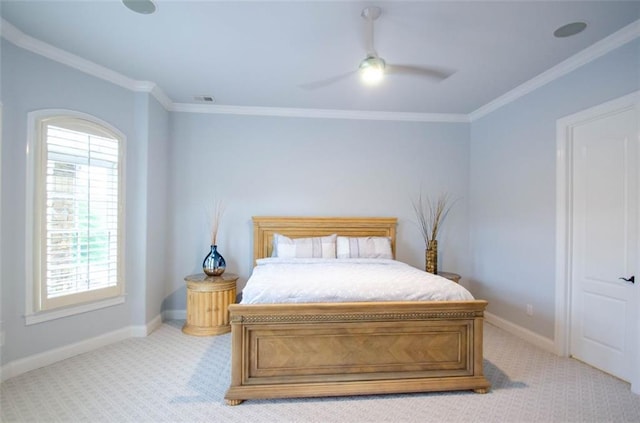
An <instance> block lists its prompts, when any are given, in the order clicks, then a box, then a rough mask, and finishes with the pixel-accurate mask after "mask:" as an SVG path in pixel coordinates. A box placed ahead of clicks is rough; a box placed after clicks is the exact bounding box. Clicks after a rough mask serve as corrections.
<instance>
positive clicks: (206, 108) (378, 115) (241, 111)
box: [171, 103, 469, 123]
mask: <svg viewBox="0 0 640 423" xmlns="http://www.w3.org/2000/svg"><path fill="white" fill-rule="evenodd" d="M171 111H173V112H185V113H213V114H229V115H253V116H280V117H298V118H317V119H352V120H390V121H403V122H448V123H459V122H465V123H466V122H469V118H468V117H467V115H462V114H445V113H402V112H378V111H363V110H330V109H296V108H283V107H247V106H222V105H208V104H186V103H173V107H172V108H171Z"/></svg>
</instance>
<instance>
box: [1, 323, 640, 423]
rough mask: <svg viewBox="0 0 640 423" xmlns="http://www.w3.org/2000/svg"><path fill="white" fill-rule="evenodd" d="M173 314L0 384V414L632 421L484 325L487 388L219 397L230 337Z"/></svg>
mask: <svg viewBox="0 0 640 423" xmlns="http://www.w3.org/2000/svg"><path fill="white" fill-rule="evenodd" d="M181 325H182V322H181V321H171V322H167V323H164V324H163V325H162V326H161V327H160V328H159V329H158V330H156V331H155V332H153V333H152V334H151V335H149V336H148V337H146V338H132V339H128V340H126V341H122V342H119V343H116V344H113V345H110V346H108V347H105V348H101V349H99V350H96V351H93V352H90V353H87V354H82V355H79V356H77V357H73V358H70V359H68V360H64V361H62V362H59V363H56V364H53V365H51V366H47V367H44V368H42V369H38V370H34V371H32V372H29V373H25V374H23V375H20V376H17V377H15V378H12V379H9V380H7V381H5V382H4V383H2V385H1V386H0V395H1V403H0V405H1V407H2V409H1V413H0V417H1V420H2V422H82V421H86V422H203V421H207V422H242V423H244V422H414V421H415V422H640V396H637V395H634V394H632V393H631V392H630V390H629V384H627V383H625V382H622V381H620V380H619V379H616V378H614V377H612V376H609V375H607V374H605V373H602V372H600V371H598V370H596V369H593V368H591V367H589V366H587V365H585V364H583V363H580V362H578V361H576V360H572V359H564V358H559V357H556V356H554V355H552V354H549V353H547V352H544V351H542V350H540V349H538V348H536V347H534V346H533V345H530V344H528V343H526V342H525V341H522V340H520V339H519V338H517V337H514V336H512V335H510V334H508V333H506V332H504V331H502V330H500V329H498V328H496V327H494V326H491V325H489V324H486V325H485V364H484V365H485V374H486V375H487V378H488V379H489V381H490V382H491V384H492V390H491V391H490V393H488V394H486V395H480V394H474V393H473V392H449V393H425V394H402V395H382V396H363V397H340V398H310V399H285V400H264V401H246V402H244V403H243V404H241V405H238V406H235V407H231V406H227V405H225V403H224V400H223V397H224V393H225V391H226V389H227V387H228V383H229V364H230V335H229V334H226V335H220V336H216V337H206V338H198V337H193V336H188V335H184V334H183V333H182V332H181V331H180V328H181Z"/></svg>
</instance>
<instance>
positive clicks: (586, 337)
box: [570, 108, 639, 381]
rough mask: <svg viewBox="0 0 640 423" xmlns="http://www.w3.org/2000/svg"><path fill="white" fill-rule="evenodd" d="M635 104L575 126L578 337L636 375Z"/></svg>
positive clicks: (613, 367) (605, 361) (618, 371)
mask: <svg viewBox="0 0 640 423" xmlns="http://www.w3.org/2000/svg"><path fill="white" fill-rule="evenodd" d="M636 113H637V110H636V109H635V108H626V109H623V110H619V111H616V112H613V113H609V114H606V115H602V116H599V117H597V118H593V119H590V120H588V121H586V122H583V123H582V124H580V125H576V126H574V128H573V137H572V150H573V151H572V154H573V177H572V179H573V201H572V205H573V210H572V222H573V223H572V229H573V230H572V234H573V237H572V238H573V239H572V244H573V251H572V259H571V275H572V276H571V345H570V353H571V355H572V356H574V357H575V358H577V359H579V360H581V361H584V362H586V363H589V364H591V365H592V366H594V367H597V368H599V369H601V370H604V371H606V372H608V373H611V374H613V375H615V376H617V377H619V378H621V379H623V380H627V381H630V380H631V378H632V372H633V366H634V365H635V337H636V327H637V325H638V317H639V315H638V310H637V308H638V304H637V296H636V295H635V289H636V288H637V286H636V285H637V284H638V283H637V282H636V283H635V284H633V283H631V282H628V281H625V280H623V279H621V278H630V277H631V276H637V274H636V273H637V271H638V263H637V260H638V251H637V248H638V239H637V238H638V173H637V172H638V171H637V166H638V163H637V162H638V143H639V140H638V122H637V120H638V118H637V114H636Z"/></svg>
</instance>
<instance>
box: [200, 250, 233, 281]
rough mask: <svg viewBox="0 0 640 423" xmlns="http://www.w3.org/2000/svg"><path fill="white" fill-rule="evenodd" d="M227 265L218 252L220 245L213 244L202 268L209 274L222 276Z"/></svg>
mask: <svg viewBox="0 0 640 423" xmlns="http://www.w3.org/2000/svg"><path fill="white" fill-rule="evenodd" d="M226 267H227V263H226V262H225V261H224V257H222V256H221V255H220V253H219V252H218V246H217V245H212V246H211V251H210V252H209V254H207V256H206V257H205V258H204V261H203V262H202V270H203V271H204V273H205V274H206V275H207V276H220V275H222V274H223V273H224V269H225V268H226Z"/></svg>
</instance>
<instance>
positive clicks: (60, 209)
mask: <svg viewBox="0 0 640 423" xmlns="http://www.w3.org/2000/svg"><path fill="white" fill-rule="evenodd" d="M40 141H41V145H42V147H43V149H42V150H41V152H42V154H41V158H42V166H43V167H42V169H43V172H42V173H43V175H42V179H41V183H42V184H43V188H44V189H41V190H40V192H41V195H42V197H41V201H42V204H41V205H42V207H39V211H40V213H41V216H40V225H41V228H40V229H41V231H40V236H39V243H40V245H39V249H38V250H39V254H40V281H39V290H40V295H39V297H40V298H39V299H40V301H39V307H38V308H39V309H40V310H47V309H52V308H57V307H62V306H67V305H71V304H78V303H82V302H87V301H92V300H97V299H103V298H109V297H113V296H116V295H119V294H120V293H121V289H120V288H121V281H120V280H121V278H120V274H121V272H120V270H121V269H120V267H121V262H120V256H121V254H120V250H121V249H120V245H122V243H121V239H120V238H121V236H120V235H121V231H120V227H121V218H120V210H121V200H120V199H121V190H120V183H121V180H120V179H121V176H120V175H121V169H120V168H121V159H120V158H121V153H122V152H121V151H120V150H121V142H120V141H121V140H120V139H119V138H118V137H117V136H115V135H114V134H112V133H111V132H110V131H108V130H107V129H106V128H103V127H101V126H100V125H98V124H97V123H93V122H89V121H86V120H83V119H78V118H68V117H62V118H50V119H46V120H44V121H43V123H42V126H41V140H40Z"/></svg>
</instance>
